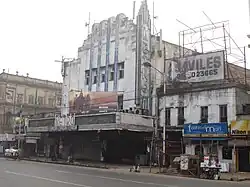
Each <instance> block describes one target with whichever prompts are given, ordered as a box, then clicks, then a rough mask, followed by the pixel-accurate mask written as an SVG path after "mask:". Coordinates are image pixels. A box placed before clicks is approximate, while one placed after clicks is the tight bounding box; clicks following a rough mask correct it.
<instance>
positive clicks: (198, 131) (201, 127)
mask: <svg viewBox="0 0 250 187" xmlns="http://www.w3.org/2000/svg"><path fill="white" fill-rule="evenodd" d="M183 129H184V137H227V136H228V125H227V123H205V124H203V123H202V124H201V123H198V124H184V128H183Z"/></svg>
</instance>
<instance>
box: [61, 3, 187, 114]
mask: <svg viewBox="0 0 250 187" xmlns="http://www.w3.org/2000/svg"><path fill="white" fill-rule="evenodd" d="M138 24H141V28H142V29H141V31H140V33H138V29H136V28H137V26H138ZM139 36H140V37H139ZM145 46H146V50H145V49H144V48H145ZM139 48H140V51H139ZM164 48H165V55H164ZM145 51H147V54H145ZM181 51H182V50H181V49H180V47H179V46H178V45H175V44H172V43H168V42H163V41H162V35H161V34H160V36H152V35H151V19H150V15H149V11H148V7H147V2H146V1H142V3H141V7H140V10H139V13H138V16H137V23H134V22H133V20H131V19H129V18H128V17H126V16H125V15H124V14H118V15H117V16H116V17H111V18H109V19H107V20H103V21H101V22H100V23H95V24H94V25H93V26H92V29H91V33H90V34H89V36H88V38H87V39H86V40H85V41H84V43H83V45H82V46H81V47H79V48H78V58H77V60H75V61H73V62H72V63H69V64H68V65H67V66H65V67H66V68H65V70H64V71H65V72H66V76H65V78H64V89H63V93H64V94H63V97H64V99H63V107H62V108H65V110H63V113H64V114H66V113H68V112H67V108H68V92H69V91H70V90H82V91H83V92H95V91H100V92H102V91H105V92H107V91H115V92H119V93H121V94H123V101H124V102H123V108H124V109H128V108H130V107H134V106H135V105H137V106H138V105H139V107H141V108H144V106H146V107H145V109H148V108H150V109H151V110H152V113H153V114H155V111H154V109H155V95H156V88H157V87H159V85H160V83H161V82H162V75H161V74H160V73H158V72H156V71H155V70H153V68H151V71H150V73H149V70H148V68H145V67H144V66H143V63H144V62H145V61H147V60H148V58H147V57H149V62H150V63H151V64H152V66H154V67H155V68H157V69H158V70H160V71H161V72H164V68H165V71H167V68H168V66H167V65H164V57H165V58H173V57H174V55H178V54H179V52H181ZM139 58H140V60H138V59H139ZM145 58H146V59H145ZM149 77H150V78H149ZM147 81H148V82H147ZM138 97H140V99H138ZM141 97H146V98H152V99H151V101H147V102H145V103H143V102H142V101H140V100H142V98H141ZM146 100H147V99H146ZM149 100H150V99H149Z"/></svg>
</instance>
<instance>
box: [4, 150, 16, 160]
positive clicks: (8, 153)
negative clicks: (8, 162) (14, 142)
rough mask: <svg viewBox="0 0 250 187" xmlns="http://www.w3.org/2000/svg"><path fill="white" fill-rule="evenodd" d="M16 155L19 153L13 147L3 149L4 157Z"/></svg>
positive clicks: (14, 156)
mask: <svg viewBox="0 0 250 187" xmlns="http://www.w3.org/2000/svg"><path fill="white" fill-rule="evenodd" d="M18 155H19V151H18V149H15V148H10V149H5V153H4V156H5V157H9V158H17V157H18Z"/></svg>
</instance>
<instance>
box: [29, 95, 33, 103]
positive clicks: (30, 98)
mask: <svg viewBox="0 0 250 187" xmlns="http://www.w3.org/2000/svg"><path fill="white" fill-rule="evenodd" d="M28 97H29V98H28V104H34V96H33V95H29V96H28Z"/></svg>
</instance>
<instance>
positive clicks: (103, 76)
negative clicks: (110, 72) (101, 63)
mask: <svg viewBox="0 0 250 187" xmlns="http://www.w3.org/2000/svg"><path fill="white" fill-rule="evenodd" d="M101 82H105V74H102V79H101Z"/></svg>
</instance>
